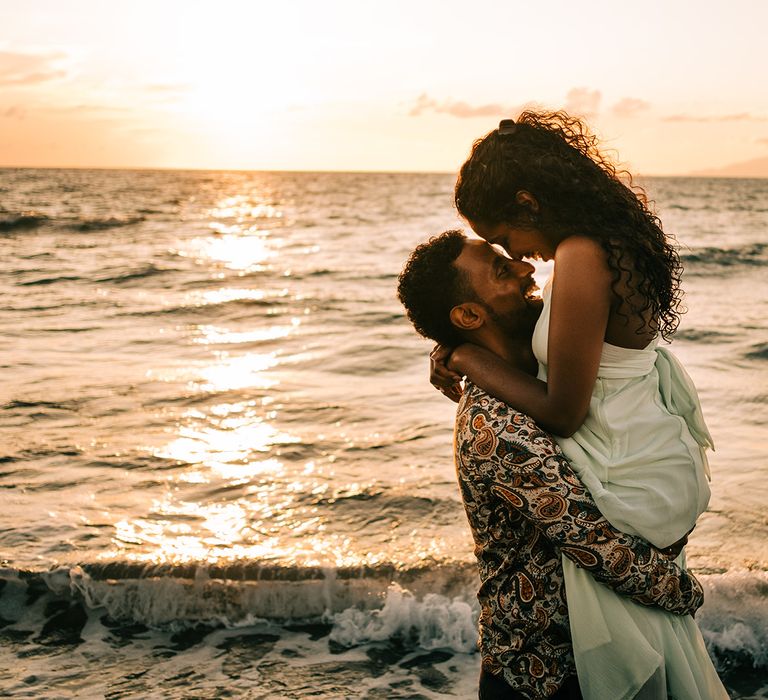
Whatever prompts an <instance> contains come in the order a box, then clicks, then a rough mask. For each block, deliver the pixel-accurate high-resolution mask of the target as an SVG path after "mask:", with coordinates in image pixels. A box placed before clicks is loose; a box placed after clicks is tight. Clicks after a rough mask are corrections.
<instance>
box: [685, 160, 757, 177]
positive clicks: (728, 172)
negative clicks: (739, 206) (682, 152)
mask: <svg viewBox="0 0 768 700" xmlns="http://www.w3.org/2000/svg"><path fill="white" fill-rule="evenodd" d="M691 175H695V176H698V177H768V157H766V158H753V159H752V160H743V161H741V162H740V163H732V164H731V165H724V166H723V167H721V168H709V169H707V170H697V171H695V172H692V173H691Z"/></svg>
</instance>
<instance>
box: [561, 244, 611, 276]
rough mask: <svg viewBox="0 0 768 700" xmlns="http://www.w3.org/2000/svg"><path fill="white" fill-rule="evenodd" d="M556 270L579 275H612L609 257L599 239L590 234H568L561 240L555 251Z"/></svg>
mask: <svg viewBox="0 0 768 700" xmlns="http://www.w3.org/2000/svg"><path fill="white" fill-rule="evenodd" d="M555 272H556V273H557V275H558V276H561V275H562V274H563V273H571V272H575V273H577V274H579V275H582V274H586V275H599V276H601V277H603V276H605V277H606V279H607V278H608V277H610V274H611V273H610V268H609V267H608V257H607V255H606V252H605V249H604V248H603V247H602V246H601V245H600V243H599V242H598V241H596V240H595V239H594V238H590V237H589V236H579V235H574V236H568V238H565V239H564V240H562V241H561V242H560V244H559V245H558V246H557V250H556V251H555Z"/></svg>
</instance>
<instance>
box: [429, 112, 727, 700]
mask: <svg viewBox="0 0 768 700" xmlns="http://www.w3.org/2000/svg"><path fill="white" fill-rule="evenodd" d="M629 182H630V184H629V185H628V184H625V183H624V182H622V181H621V179H620V177H619V175H618V174H617V172H616V170H615V168H614V166H613V165H612V164H611V163H610V162H609V161H608V160H607V159H606V158H605V157H604V156H603V155H602V154H601V153H600V152H599V151H598V149H597V146H596V140H595V139H594V137H592V136H591V135H590V134H589V133H588V132H587V131H586V129H585V127H584V125H583V124H582V123H581V122H580V121H579V120H578V119H575V118H572V117H569V116H568V115H566V114H564V113H562V112H559V113H536V112H524V113H523V114H522V115H521V116H520V117H519V119H518V120H517V122H513V121H512V120H505V121H503V122H502V123H501V125H500V127H499V129H497V130H494V131H492V132H491V133H489V134H488V135H486V136H485V137H484V138H483V139H480V140H479V141H477V142H476V143H475V144H474V146H473V149H472V153H471V155H470V157H469V159H468V160H467V161H466V162H465V163H464V165H463V166H462V168H461V172H460V174H459V178H458V181H457V184H456V193H455V201H456V206H457V208H458V210H459V213H460V214H461V215H462V216H463V217H464V218H465V219H466V220H467V221H468V223H469V225H470V226H471V227H472V229H473V230H474V231H475V232H476V233H477V234H478V235H479V236H481V237H482V238H484V239H485V240H487V241H488V242H489V243H492V244H498V245H501V246H503V247H504V248H505V249H506V250H507V252H508V253H509V255H510V256H512V257H513V258H522V257H540V258H543V259H545V260H549V259H554V263H555V265H554V273H553V275H552V278H551V283H550V284H548V285H547V287H546V288H545V289H544V291H543V297H544V308H543V310H542V315H541V318H540V320H539V323H538V324H537V326H536V330H535V332H534V337H533V350H534V353H535V355H536V357H537V359H538V361H539V378H538V379H533V378H531V377H528V376H527V375H524V374H523V373H521V372H517V371H515V370H513V369H512V368H510V367H508V366H506V365H505V364H504V363H503V362H501V361H500V360H499V359H498V358H496V357H494V356H492V355H491V354H490V353H488V352H486V351H484V350H483V349H481V348H478V347H476V346H471V345H464V346H460V347H459V348H458V349H456V350H455V351H453V352H452V353H451V352H450V350H449V349H445V348H437V349H436V352H434V353H433V383H434V384H435V385H436V386H438V388H441V389H442V390H443V391H445V393H446V394H447V395H449V396H451V397H452V398H456V397H457V395H458V393H459V392H460V387H459V386H458V385H457V384H456V382H457V381H458V380H459V378H460V375H466V376H468V377H469V378H470V379H471V380H472V381H473V382H474V383H475V384H477V385H479V386H481V387H482V388H483V389H485V390H486V391H488V392H489V393H490V394H492V395H494V396H496V397H497V398H500V399H502V400H504V401H505V402H506V403H508V404H509V405H511V406H513V407H514V408H516V409H518V410H520V411H522V412H524V413H527V414H528V415H530V416H531V417H532V418H533V419H534V420H535V421H536V422H537V423H539V425H541V426H542V427H544V428H546V429H548V430H549V431H551V432H552V433H554V434H555V435H556V436H561V437H560V438H558V442H559V444H560V446H561V448H562V449H563V451H564V453H565V454H566V456H567V457H568V458H569V459H570V461H571V462H572V464H573V466H574V469H575V470H576V471H577V473H578V474H579V476H580V477H581V479H582V481H583V482H584V484H585V485H586V486H587V487H588V488H589V490H590V491H591V493H592V496H593V498H594V499H595V501H596V503H597V505H598V507H599V508H600V509H601V511H602V512H603V514H604V515H605V516H606V517H607V518H608V520H610V521H611V522H612V523H613V525H615V526H616V527H618V528H620V529H622V530H625V531H627V532H629V533H632V534H638V535H640V536H642V537H644V538H645V539H647V540H648V541H650V542H651V543H653V544H654V545H656V546H657V547H659V548H662V549H663V548H666V547H671V546H674V543H676V542H677V541H679V540H681V539H684V538H685V537H686V535H687V533H688V532H689V531H690V530H691V529H692V528H693V526H694V523H695V520H696V518H697V517H698V516H699V515H700V514H701V512H703V510H704V509H705V508H706V505H707V502H708V500H709V488H708V485H707V481H706V476H705V475H706V473H707V466H706V457H705V455H704V448H705V447H711V438H710V437H709V433H708V432H707V429H706V426H705V424H704V422H703V419H702V416H701V412H700V408H699V404H698V398H697V396H696V392H695V388H694V387H693V385H692V383H691V382H690V379H689V378H688V376H687V375H686V374H685V371H684V370H683V368H682V366H680V364H679V363H678V362H677V360H676V359H675V358H674V356H673V355H671V353H669V351H667V350H666V349H663V348H658V347H656V346H657V343H658V340H659V337H661V338H664V339H669V337H670V336H671V335H672V334H673V332H674V331H675V329H676V327H677V324H678V321H679V313H680V311H679V300H680V286H679V283H680V275H681V265H680V261H679V258H678V256H677V254H676V252H675V249H674V246H673V245H672V242H671V241H670V240H669V239H668V238H667V237H666V236H665V234H664V232H663V230H662V228H661V223H660V221H659V219H658V218H657V217H656V216H655V215H654V214H653V213H652V212H651V211H650V209H649V207H648V204H647V201H646V199H645V196H644V194H643V193H642V192H641V191H638V190H635V189H633V188H632V186H631V180H630V181H629ZM563 567H564V570H565V580H566V593H567V596H568V602H569V605H568V607H569V615H570V618H571V632H572V637H573V646H574V655H575V659H576V667H577V672H578V675H579V683H580V685H581V688H582V692H583V694H584V697H585V698H587V699H588V700H590V699H594V700H604V699H605V698H611V699H612V700H620V699H623V698H627V699H628V698H642V699H646V698H652V699H654V700H660V699H661V698H666V697H667V696H668V695H669V696H673V697H675V698H677V700H684V699H685V700H712V699H713V698H727V694H726V693H725V690H724V688H723V686H722V684H721V683H720V681H719V679H718V678H717V674H716V673H715V671H714V668H713V666H712V663H711V661H710V659H709V657H708V655H707V652H706V648H705V647H704V644H703V640H702V638H701V634H700V632H699V630H698V628H697V627H696V624H695V622H694V621H693V620H692V619H691V618H690V617H686V618H675V617H672V616H669V615H665V614H662V613H661V612H660V611H658V610H654V609H647V608H641V607H640V606H637V605H636V604H634V603H631V602H629V601H626V600H623V599H622V598H620V597H619V596H617V595H615V594H614V593H612V592H611V591H608V590H607V589H605V588H603V587H602V586H600V585H599V584H597V583H596V582H595V581H594V580H593V579H592V578H591V577H589V575H586V574H584V573H583V572H582V571H580V570H579V569H577V567H575V566H573V565H572V564H570V562H567V561H564V562H563Z"/></svg>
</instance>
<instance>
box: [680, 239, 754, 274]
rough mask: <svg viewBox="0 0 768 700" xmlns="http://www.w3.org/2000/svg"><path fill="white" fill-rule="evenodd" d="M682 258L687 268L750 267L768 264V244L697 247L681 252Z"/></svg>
mask: <svg viewBox="0 0 768 700" xmlns="http://www.w3.org/2000/svg"><path fill="white" fill-rule="evenodd" d="M680 259H681V260H682V262H683V265H684V266H685V267H686V269H691V268H692V269H693V271H694V273H695V271H696V268H697V267H700V266H707V267H712V266H715V267H740V266H741V267H749V266H762V265H766V264H768V244H766V243H751V244H749V245H745V246H741V247H740V248H716V247H707V248H695V249H693V250H691V251H689V252H681V254H680Z"/></svg>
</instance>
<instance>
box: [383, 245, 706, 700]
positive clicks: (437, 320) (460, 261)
mask: <svg viewBox="0 0 768 700" xmlns="http://www.w3.org/2000/svg"><path fill="white" fill-rule="evenodd" d="M532 272H533V267H532V266H531V265H529V264H528V263H525V262H522V261H519V260H510V259H509V258H507V257H506V256H504V255H502V254H500V253H499V252H497V251H496V250H495V249H494V248H493V247H492V246H490V245H489V244H488V243H486V242H485V241H480V240H470V239H468V238H466V237H465V236H464V235H463V234H462V233H461V232H459V231H448V232H446V233H444V234H442V235H441V236H438V237H436V238H433V239H431V240H430V241H429V243H426V244H423V245H421V246H419V247H418V248H416V250H415V251H414V252H413V253H412V255H411V257H410V258H409V260H408V262H407V263H406V266H405V268H404V270H403V272H402V273H401V275H400V278H399V284H398V296H399V298H400V300H401V301H402V303H403V305H404V306H405V308H406V310H407V313H408V317H409V318H410V320H411V321H412V322H413V324H414V326H415V328H416V330H417V331H418V332H419V333H420V334H421V335H423V336H425V337H428V338H431V339H433V340H436V341H437V342H439V343H441V344H443V345H447V346H452V347H455V346H456V345H458V344H461V343H464V342H472V343H476V344H478V345H481V346H483V347H485V348H486V349H488V350H490V351H491V352H494V353H496V354H497V355H499V356H500V357H502V358H503V359H505V360H506V361H507V362H509V363H511V364H515V365H516V366H518V367H519V368H520V369H523V370H525V371H527V372H529V373H531V374H535V373H536V361H535V358H534V357H533V354H532V351H531V346H530V341H531V334H532V331H533V327H534V325H535V323H536V319H537V318H538V314H539V312H540V310H541V301H540V300H537V299H535V298H534V297H533V295H532V294H531V292H532V291H534V290H535V287H534V284H533V278H532V277H531V273H532ZM455 436H456V444H455V450H456V467H457V475H458V480H459V486H460V490H461V495H462V499H463V501H464V507H465V510H466V514H467V518H468V520H469V525H470V527H471V529H472V534H473V537H474V541H475V554H476V556H477V560H478V569H479V574H480V582H481V586H480V590H479V592H478V600H479V601H480V606H481V614H480V640H479V647H480V652H481V655H482V672H481V676H480V695H479V697H480V698H481V700H495V699H496V698H509V699H515V698H526V699H529V700H531V699H539V698H558V699H560V698H580V697H581V695H580V692H579V689H578V682H577V680H576V676H575V674H576V669H575V665H574V661H573V656H572V648H571V642H570V633H569V624H568V611H567V605H566V600H565V589H564V584H563V573H562V564H561V558H560V556H561V554H563V555H565V556H567V557H569V558H570V559H572V560H573V561H574V562H575V563H576V564H577V565H578V566H580V567H582V568H584V569H586V570H588V571H589V572H590V573H591V574H592V575H593V576H594V577H595V578H596V579H597V580H598V581H600V582H601V583H603V584H605V585H607V586H609V587H611V588H612V589H614V590H615V591H616V592H617V593H620V594H622V595H627V596H630V597H631V598H633V599H634V600H635V601H637V602H638V603H641V604H643V605H655V606H658V607H660V608H662V609H664V610H667V611H669V612H671V613H675V614H681V615H682V614H689V613H692V612H694V611H695V610H696V609H697V608H698V607H699V606H700V605H701V603H702V600H703V595H702V590H701V587H700V585H699V583H698V582H697V581H696V579H695V578H693V577H692V576H691V575H690V574H688V573H687V572H685V571H682V570H681V569H679V568H678V567H677V566H675V565H674V564H673V563H672V562H671V561H670V559H669V558H668V557H667V556H665V555H664V554H662V553H660V552H659V551H657V550H655V549H654V548H652V547H651V545H649V544H648V543H647V542H645V541H643V540H641V539H639V538H637V537H633V536H630V535H627V534H625V533H622V532H620V531H618V530H616V529H615V528H613V527H612V526H611V524H610V523H609V522H608V521H606V520H605V518H603V516H602V515H601V514H600V511H599V510H598V509H597V506H595V504H594V502H593V501H592V498H591V497H590V495H589V493H588V492H587V491H586V489H585V488H584V486H583V485H582V484H581V483H580V481H579V480H578V478H577V477H576V476H575V475H574V473H573V472H572V471H571V469H570V467H569V465H568V462H567V461H566V460H565V458H564V457H563V456H562V454H561V453H560V450H559V448H558V447H557V445H556V444H555V442H554V440H553V439H552V438H551V436H549V435H548V434H547V433H545V432H544V431H542V430H541V429H540V428H538V427H537V426H536V425H535V424H534V423H533V421H532V420H531V419H530V418H529V417H528V416H525V415H523V414H521V413H519V412H517V411H515V410H513V409H511V408H510V407H508V406H506V405H505V404H503V403H501V402H500V401H497V400H496V399H494V398H492V397H491V396H489V395H488V394H486V393H485V392H484V391H482V390H481V389H480V388H479V387H476V386H473V385H472V384H471V383H467V385H466V386H465V388H464V392H463V395H462V399H461V401H460V403H459V407H458V412H457V417H456V433H455ZM628 663H631V660H628Z"/></svg>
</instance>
